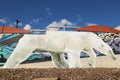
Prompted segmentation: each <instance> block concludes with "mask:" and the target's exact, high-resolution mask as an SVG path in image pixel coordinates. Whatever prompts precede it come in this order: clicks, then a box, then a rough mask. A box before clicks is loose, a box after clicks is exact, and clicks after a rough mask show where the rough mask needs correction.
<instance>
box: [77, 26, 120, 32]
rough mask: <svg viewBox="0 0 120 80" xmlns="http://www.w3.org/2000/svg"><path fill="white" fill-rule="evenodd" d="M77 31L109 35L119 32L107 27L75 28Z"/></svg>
mask: <svg viewBox="0 0 120 80" xmlns="http://www.w3.org/2000/svg"><path fill="white" fill-rule="evenodd" d="M76 30H77V31H90V32H110V33H120V30H117V29H114V28H111V27H108V26H99V25H93V26H87V27H83V28H76Z"/></svg>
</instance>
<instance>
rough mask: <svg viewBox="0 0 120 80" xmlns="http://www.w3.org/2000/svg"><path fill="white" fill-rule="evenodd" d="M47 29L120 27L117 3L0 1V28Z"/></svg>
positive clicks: (119, 1) (92, 0) (116, 0)
mask: <svg viewBox="0 0 120 80" xmlns="http://www.w3.org/2000/svg"><path fill="white" fill-rule="evenodd" d="M16 19H18V20H20V22H21V23H20V25H19V27H20V28H24V27H25V26H27V27H29V26H31V27H32V29H36V28H39V29H46V27H47V26H49V25H52V26H53V25H55V26H56V25H59V26H60V25H62V26H64V25H73V26H80V27H85V26H87V25H93V24H98V25H106V26H111V27H113V28H114V27H117V26H119V25H120V0H0V25H10V26H15V20H16Z"/></svg>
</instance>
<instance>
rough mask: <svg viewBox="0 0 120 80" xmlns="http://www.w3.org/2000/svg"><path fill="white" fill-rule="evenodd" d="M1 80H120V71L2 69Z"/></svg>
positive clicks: (109, 69)
mask: <svg viewBox="0 0 120 80" xmlns="http://www.w3.org/2000/svg"><path fill="white" fill-rule="evenodd" d="M52 78H53V79H52ZM0 80H120V69H119V68H75V69H60V68H59V69H57V68H18V69H0Z"/></svg>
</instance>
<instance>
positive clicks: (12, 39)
mask: <svg viewBox="0 0 120 80" xmlns="http://www.w3.org/2000/svg"><path fill="white" fill-rule="evenodd" d="M96 34H97V35H98V36H99V37H101V39H102V40H103V41H104V42H106V43H107V44H109V46H110V47H111V48H112V49H113V51H114V53H115V54H120V34H116V33H103V32H102V33H101V32H97V33H96ZM23 35H24V34H4V35H2V37H1V39H0V65H3V64H4V63H5V62H6V60H7V59H8V58H9V56H10V55H11V54H12V52H13V51H14V49H15V47H16V46H17V43H18V41H19V39H20V38H21V37H22V36H23ZM94 51H95V52H96V54H98V56H99V55H101V54H100V52H99V51H97V50H94ZM86 56H88V55H86V54H85V53H84V52H82V54H81V57H83V58H84V57H86ZM65 57H66V58H67V55H66V54H65ZM36 59H38V60H39V61H46V60H51V57H50V55H48V54H46V55H45V54H38V53H36V54H34V55H32V56H30V57H29V58H28V59H27V60H26V61H33V60H36Z"/></svg>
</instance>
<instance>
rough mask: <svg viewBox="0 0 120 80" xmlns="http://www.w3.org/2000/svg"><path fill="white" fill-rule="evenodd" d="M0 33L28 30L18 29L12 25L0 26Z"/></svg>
mask: <svg viewBox="0 0 120 80" xmlns="http://www.w3.org/2000/svg"><path fill="white" fill-rule="evenodd" d="M0 33H22V34H25V33H30V30H22V29H18V28H14V27H10V26H4V27H2V26H0Z"/></svg>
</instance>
